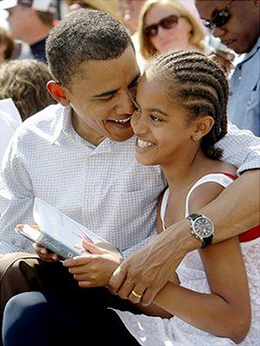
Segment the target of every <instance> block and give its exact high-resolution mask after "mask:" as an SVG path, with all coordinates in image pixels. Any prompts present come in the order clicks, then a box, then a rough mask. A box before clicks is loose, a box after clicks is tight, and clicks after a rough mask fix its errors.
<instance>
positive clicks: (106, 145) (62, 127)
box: [51, 106, 116, 153]
mask: <svg viewBox="0 0 260 346" xmlns="http://www.w3.org/2000/svg"><path fill="white" fill-rule="evenodd" d="M52 128H53V130H54V134H53V139H52V142H51V144H53V143H55V142H56V141H58V139H59V138H60V137H61V136H62V135H65V136H68V137H70V138H72V139H73V140H74V141H75V142H77V143H79V144H82V145H84V146H86V145H87V146H88V148H90V149H92V150H93V151H94V152H95V153H103V152H110V151H111V150H112V148H113V146H114V145H115V144H116V141H113V140H111V139H110V138H106V139H104V140H103V141H102V142H101V143H100V144H99V145H98V146H97V147H95V146H94V145H93V144H92V143H89V142H88V141H86V140H85V139H83V138H82V137H80V136H79V135H78V133H77V132H76V131H75V129H74V128H73V125H72V122H71V106H68V107H62V106H60V107H59V108H58V109H57V111H56V117H55V119H54V121H53V123H52Z"/></svg>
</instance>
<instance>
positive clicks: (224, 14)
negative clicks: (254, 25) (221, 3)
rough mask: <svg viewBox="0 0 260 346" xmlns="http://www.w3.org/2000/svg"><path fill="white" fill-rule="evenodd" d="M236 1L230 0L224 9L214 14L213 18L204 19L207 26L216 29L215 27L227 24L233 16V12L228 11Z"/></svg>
mask: <svg viewBox="0 0 260 346" xmlns="http://www.w3.org/2000/svg"><path fill="white" fill-rule="evenodd" d="M234 1H235V0H232V1H231V2H229V3H228V4H227V5H226V7H225V8H224V9H223V10H222V11H220V12H218V13H217V14H216V15H215V16H214V18H213V19H212V20H206V19H202V21H203V24H204V25H205V26H206V28H208V29H210V30H214V29H215V28H222V27H223V26H224V25H226V24H227V22H228V21H229V19H230V18H231V14H230V13H228V11H229V9H230V7H231V5H232V3H233V2H234Z"/></svg>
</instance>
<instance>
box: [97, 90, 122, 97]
mask: <svg viewBox="0 0 260 346" xmlns="http://www.w3.org/2000/svg"><path fill="white" fill-rule="evenodd" d="M117 91H118V89H114V90H108V91H105V92H103V93H101V94H98V95H92V97H104V96H110V95H114V94H115V93H116V92H117Z"/></svg>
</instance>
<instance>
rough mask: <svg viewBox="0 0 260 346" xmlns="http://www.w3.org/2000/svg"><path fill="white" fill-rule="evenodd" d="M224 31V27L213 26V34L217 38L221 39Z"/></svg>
mask: <svg viewBox="0 0 260 346" xmlns="http://www.w3.org/2000/svg"><path fill="white" fill-rule="evenodd" d="M226 32H227V31H226V29H225V28H224V27H222V28H217V27H215V28H214V29H213V36H215V37H218V38H220V39H221V37H223V36H224V35H225V34H226Z"/></svg>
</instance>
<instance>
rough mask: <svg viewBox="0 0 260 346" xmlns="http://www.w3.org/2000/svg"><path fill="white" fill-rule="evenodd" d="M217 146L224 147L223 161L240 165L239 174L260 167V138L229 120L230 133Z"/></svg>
mask: <svg viewBox="0 0 260 346" xmlns="http://www.w3.org/2000/svg"><path fill="white" fill-rule="evenodd" d="M217 146H218V147H219V148H221V149H223V161H224V162H226V163H228V164H231V165H233V166H236V167H238V170H237V174H238V175H240V174H242V173H243V172H245V171H247V170H250V169H259V168H260V138H259V137H257V136H255V135H254V134H253V133H252V132H251V131H248V130H239V129H238V128H237V127H236V126H235V125H233V124H231V123H230V122H229V123H228V133H227V135H226V136H225V137H224V138H223V139H221V140H220V141H219V142H218V143H217Z"/></svg>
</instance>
